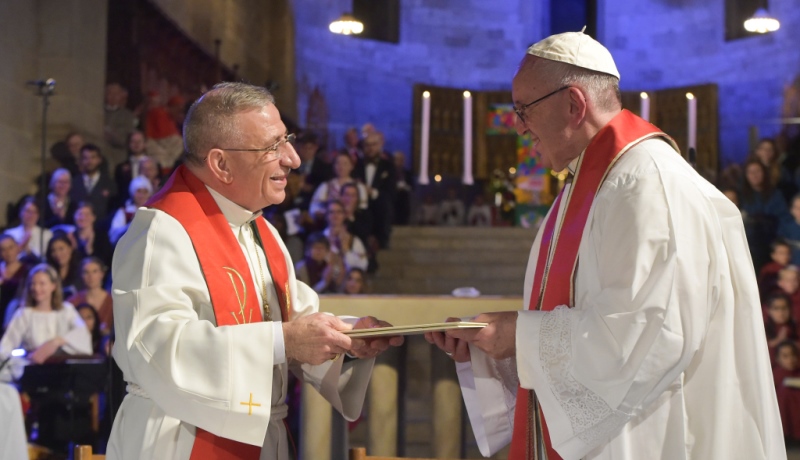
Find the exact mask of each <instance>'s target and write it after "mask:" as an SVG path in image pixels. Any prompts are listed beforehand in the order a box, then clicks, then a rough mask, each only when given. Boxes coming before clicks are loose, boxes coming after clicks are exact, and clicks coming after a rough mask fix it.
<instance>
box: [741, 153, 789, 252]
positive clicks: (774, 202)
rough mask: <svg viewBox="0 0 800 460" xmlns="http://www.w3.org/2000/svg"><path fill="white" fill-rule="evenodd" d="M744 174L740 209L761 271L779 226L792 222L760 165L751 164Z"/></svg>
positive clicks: (757, 163) (751, 248)
mask: <svg viewBox="0 0 800 460" xmlns="http://www.w3.org/2000/svg"><path fill="white" fill-rule="evenodd" d="M744 171H745V181H744V184H743V187H742V196H741V206H740V207H741V209H742V211H743V216H744V227H745V232H746V234H747V243H748V245H749V246H750V254H751V256H752V258H753V266H755V267H761V266H762V265H764V264H765V263H767V260H768V259H769V254H768V253H769V244H770V243H771V242H772V240H774V239H775V234H776V230H777V228H778V225H780V224H781V223H783V222H786V221H788V220H789V218H790V217H789V210H788V209H787V207H786V201H785V200H784V198H783V196H782V195H781V194H780V193H778V192H777V191H776V190H775V188H774V186H773V185H772V183H771V182H770V178H769V175H768V174H767V170H766V168H765V167H764V165H763V164H761V162H760V161H758V160H750V161H748V162H747V163H746V164H745V169H744Z"/></svg>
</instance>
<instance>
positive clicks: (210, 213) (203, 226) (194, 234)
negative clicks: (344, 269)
mask: <svg viewBox="0 0 800 460" xmlns="http://www.w3.org/2000/svg"><path fill="white" fill-rule="evenodd" d="M146 206H148V207H151V208H155V209H159V210H161V211H163V212H165V213H167V214H169V215H170V216H172V217H174V218H175V219H176V220H177V221H178V222H180V223H181V225H182V226H183V228H184V229H185V230H186V233H187V234H188V235H189V238H190V239H191V240H192V245H193V246H194V250H195V252H196V253H197V259H198V261H199V262H200V268H201V270H202V271H203V276H204V277H205V280H206V284H207V285H208V292H209V295H210V297H211V304H212V305H213V307H214V317H215V319H216V322H217V327H219V326H235V325H237V324H246V323H252V322H257V321H262V320H263V317H262V315H261V305H259V302H258V296H257V295H256V292H258V291H256V286H255V285H254V283H253V277H252V275H251V273H250V266H249V265H248V263H247V259H246V258H245V256H244V253H242V251H241V249H240V246H239V241H238V240H237V239H236V237H235V236H234V234H233V232H232V231H231V227H230V225H229V224H228V221H227V219H225V216H224V215H223V214H222V211H221V210H220V208H219V206H218V205H217V203H216V201H214V197H212V196H211V193H210V192H209V191H208V189H207V188H206V186H205V185H204V184H203V182H202V181H200V179H198V178H197V177H196V176H195V175H194V174H192V172H191V171H189V170H188V169H187V168H186V167H185V166H179V167H178V168H177V169H176V170H175V172H174V173H173V174H172V176H171V177H170V178H169V180H168V181H167V183H166V184H164V187H163V188H162V189H161V190H160V191H159V192H158V193H157V194H156V195H155V196H153V197H152V198H151V199H150V201H149V202H148V203H147V205H146ZM256 226H257V227H258V234H259V236H260V237H261V242H262V245H263V247H264V253H265V254H266V258H267V263H268V265H269V269H270V273H271V275H272V280H273V284H274V287H275V290H276V291H277V294H278V301H279V304H280V309H281V315H282V319H283V321H288V320H289V303H290V301H289V298H290V297H289V271H288V268H287V265H286V258H285V257H284V256H283V251H282V250H281V247H280V245H279V244H278V242H277V240H276V239H275V236H274V235H273V234H272V232H271V231H269V229H268V228H267V225H266V223H265V221H264V219H261V218H257V219H256ZM260 453H261V446H252V445H249V444H244V443H240V442H236V441H233V440H231V439H226V438H221V437H218V436H215V435H213V434H211V433H209V432H207V431H205V430H203V429H201V428H199V427H198V428H197V432H196V438H195V442H194V447H193V448H192V455H191V460H212V459H213V460H226V459H241V460H245V459H253V460H257V459H258V457H259V455H260Z"/></svg>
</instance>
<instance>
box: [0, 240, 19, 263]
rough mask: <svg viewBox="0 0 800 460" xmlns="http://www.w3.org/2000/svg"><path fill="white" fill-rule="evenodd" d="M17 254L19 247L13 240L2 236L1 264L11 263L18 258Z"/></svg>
mask: <svg viewBox="0 0 800 460" xmlns="http://www.w3.org/2000/svg"><path fill="white" fill-rule="evenodd" d="M19 253H20V249H19V245H18V244H17V242H16V241H14V238H11V237H10V236H4V237H3V238H2V239H0V258H2V259H3V262H5V263H7V264H10V263H13V262H14V261H15V260H17V259H18V258H19Z"/></svg>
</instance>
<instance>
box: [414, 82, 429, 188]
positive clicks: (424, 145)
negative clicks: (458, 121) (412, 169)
mask: <svg viewBox="0 0 800 460" xmlns="http://www.w3.org/2000/svg"><path fill="white" fill-rule="evenodd" d="M430 134H431V93H429V92H428V91H425V92H424V93H422V135H421V136H420V146H419V179H418V180H417V182H418V183H420V184H422V185H427V184H428V144H429V141H430Z"/></svg>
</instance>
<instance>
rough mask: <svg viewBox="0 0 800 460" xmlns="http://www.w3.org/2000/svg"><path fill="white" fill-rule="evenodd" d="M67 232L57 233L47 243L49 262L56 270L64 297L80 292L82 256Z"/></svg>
mask: <svg viewBox="0 0 800 460" xmlns="http://www.w3.org/2000/svg"><path fill="white" fill-rule="evenodd" d="M73 244H74V243H73V241H72V239H71V238H70V237H69V235H68V234H66V233H62V232H59V233H56V234H55V235H54V236H53V238H52V239H51V240H50V244H48V245H47V257H46V259H47V264H48V265H50V266H51V267H53V268H54V269H55V270H56V274H57V275H58V278H59V282H60V283H59V284H60V285H61V288H62V289H63V290H64V292H63V295H64V297H70V296H72V295H73V294H75V293H76V292H78V287H79V286H80V285H81V280H80V260H81V259H80V257H79V256H78V251H76V250H75V246H73Z"/></svg>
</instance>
